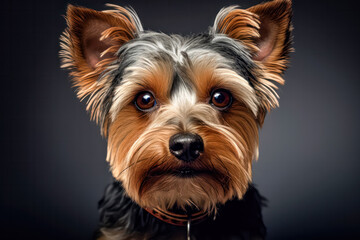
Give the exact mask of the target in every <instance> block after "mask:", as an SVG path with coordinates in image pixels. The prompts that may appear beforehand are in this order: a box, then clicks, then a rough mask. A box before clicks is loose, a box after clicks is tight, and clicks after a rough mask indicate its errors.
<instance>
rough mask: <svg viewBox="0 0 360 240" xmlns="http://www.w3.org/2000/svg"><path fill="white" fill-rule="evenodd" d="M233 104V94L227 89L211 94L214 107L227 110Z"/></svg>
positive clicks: (217, 90) (211, 102)
mask: <svg viewBox="0 0 360 240" xmlns="http://www.w3.org/2000/svg"><path fill="white" fill-rule="evenodd" d="M231 103H232V96H231V93H230V92H229V91H227V90H225V89H216V90H215V91H213V92H212V94H211V99H210V104H212V105H213V106H214V107H216V108H218V109H220V110H225V109H227V108H228V107H230V105H231Z"/></svg>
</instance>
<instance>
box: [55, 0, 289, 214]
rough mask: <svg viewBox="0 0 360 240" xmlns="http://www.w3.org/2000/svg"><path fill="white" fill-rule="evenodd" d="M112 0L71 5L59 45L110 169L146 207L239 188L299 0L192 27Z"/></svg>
mask: <svg viewBox="0 0 360 240" xmlns="http://www.w3.org/2000/svg"><path fill="white" fill-rule="evenodd" d="M110 7H112V10H107V11H101V12H100V11H95V10H91V9H87V8H82V7H74V6H69V7H68V11H67V17H66V19H67V23H68V28H67V29H66V30H65V32H64V33H63V35H62V37H61V47H62V50H61V53H60V55H61V59H62V67H64V68H69V69H71V73H70V74H71V76H72V77H73V79H74V86H75V87H76V88H77V94H78V97H79V98H80V99H84V98H87V110H89V111H90V113H91V117H92V119H94V120H96V121H97V122H98V123H99V125H100V127H101V131H102V134H103V135H104V136H105V137H106V138H107V140H108V155H107V160H108V161H109V163H110V165H111V170H112V173H113V175H114V177H115V178H116V179H118V180H119V181H121V182H122V184H123V186H124V188H125V189H126V191H127V193H128V195H129V196H130V197H131V198H132V199H133V200H135V201H136V202H137V203H138V204H139V205H140V206H142V207H150V208H152V207H161V208H171V207H173V206H175V205H177V206H180V207H185V206H187V205H194V206H197V207H199V208H201V209H204V210H214V209H215V208H216V205H217V204H218V203H224V202H226V201H227V200H229V199H231V198H233V197H238V198H241V197H242V196H243V194H244V193H245V191H246V189H247V186H248V183H249V182H250V181H251V165H252V160H253V159H256V158H257V155H258V128H259V127H260V126H261V125H262V123H263V120H264V117H265V114H266V112H268V111H269V110H270V109H272V108H274V107H276V106H277V105H278V100H277V99H278V96H277V94H276V92H275V90H276V89H277V87H276V85H275V83H279V84H283V83H284V81H283V79H282V77H281V74H282V73H283V71H284V70H285V69H286V65H287V60H288V54H289V52H290V51H291V30H292V27H291V1H290V0H274V1H270V2H267V3H264V4H260V5H256V6H254V7H251V8H249V9H246V10H243V9H239V8H238V7H227V8H224V9H222V10H221V11H220V12H219V13H218V15H217V16H216V18H215V22H214V25H213V27H211V28H210V31H209V32H207V33H203V34H199V35H194V36H186V37H183V36H179V35H166V34H163V33H156V32H151V31H144V30H143V28H142V25H141V23H140V20H139V18H138V16H137V15H136V13H135V12H134V10H132V9H130V8H122V7H119V6H115V5H111V6H110Z"/></svg>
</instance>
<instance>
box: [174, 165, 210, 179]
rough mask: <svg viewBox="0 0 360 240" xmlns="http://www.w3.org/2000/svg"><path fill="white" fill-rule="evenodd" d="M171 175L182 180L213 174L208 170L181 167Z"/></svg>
mask: <svg viewBox="0 0 360 240" xmlns="http://www.w3.org/2000/svg"><path fill="white" fill-rule="evenodd" d="M171 174H172V175H174V176H176V177H180V178H191V177H196V176H199V175H204V174H211V172H209V171H208V170H202V169H194V168H191V167H181V168H177V169H174V170H173V171H172V172H171Z"/></svg>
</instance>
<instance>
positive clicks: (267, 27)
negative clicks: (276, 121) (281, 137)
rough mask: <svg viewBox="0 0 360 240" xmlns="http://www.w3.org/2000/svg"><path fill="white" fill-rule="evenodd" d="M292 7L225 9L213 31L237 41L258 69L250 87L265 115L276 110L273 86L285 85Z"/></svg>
mask: <svg viewBox="0 0 360 240" xmlns="http://www.w3.org/2000/svg"><path fill="white" fill-rule="evenodd" d="M291 6H292V3H291V0H273V1H269V2H265V3H262V4H259V5H256V6H253V7H251V8H248V9H246V10H244V9H239V8H237V7H236V6H235V7H228V8H225V9H222V10H221V11H220V12H219V14H218V15H217V17H216V19H215V23H214V27H213V28H214V32H215V34H219V33H220V34H226V35H227V36H229V37H231V38H234V39H237V40H239V41H240V42H241V43H242V44H243V45H244V46H245V47H246V48H247V49H248V50H249V52H250V54H251V56H252V59H253V60H254V61H255V62H256V63H257V65H258V66H259V67H260V68H261V70H262V71H259V72H260V73H261V74H257V79H255V80H254V82H253V85H254V87H255V90H256V91H257V93H258V95H259V97H260V99H261V107H262V108H263V109H264V111H265V112H266V111H268V110H270V109H271V108H274V107H276V106H278V95H277V93H276V92H275V90H276V89H277V86H276V85H275V84H274V83H273V82H277V83H279V84H284V80H283V79H282V77H281V74H282V73H283V72H284V70H285V69H286V67H287V64H288V57H289V53H290V52H291V51H292V48H291V43H292V37H291V31H292V25H291V17H292V7H291ZM261 115H262V116H265V114H261ZM262 120H263V119H262Z"/></svg>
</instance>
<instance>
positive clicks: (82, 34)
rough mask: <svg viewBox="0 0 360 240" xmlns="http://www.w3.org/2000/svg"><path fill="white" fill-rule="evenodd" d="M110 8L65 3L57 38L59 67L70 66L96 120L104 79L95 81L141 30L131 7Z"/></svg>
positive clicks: (79, 90) (114, 6)
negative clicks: (62, 28) (64, 26)
mask: <svg viewBox="0 0 360 240" xmlns="http://www.w3.org/2000/svg"><path fill="white" fill-rule="evenodd" d="M109 6H111V7H113V8H114V9H113V10H107V11H95V10H92V9H88V8H83V7H75V6H72V5H69V6H68V9H67V14H66V21H67V25H68V27H67V29H66V30H65V31H64V32H63V34H62V36H61V38H60V40H61V43H60V46H61V49H62V50H61V51H60V58H61V62H62V65H61V67H62V68H67V69H70V70H71V72H70V75H71V76H73V79H74V86H75V87H77V90H78V91H77V95H78V97H79V98H80V99H83V98H85V97H87V96H90V97H89V100H88V105H87V110H90V109H91V115H92V118H95V119H96V120H98V118H99V116H100V115H101V113H100V108H101V106H100V103H101V101H102V99H101V97H103V95H102V94H101V93H104V92H105V91H106V86H105V85H106V83H105V82H104V81H98V78H99V76H100V74H101V73H102V72H104V70H105V69H106V66H108V64H109V63H111V62H113V61H114V60H116V52H117V51H118V50H119V48H120V47H121V46H122V45H123V44H125V43H127V42H128V41H130V40H132V39H134V38H136V37H137V35H138V34H139V33H140V32H141V31H143V29H142V26H141V23H140V21H139V19H138V17H137V15H136V13H135V12H134V11H133V10H132V9H125V8H122V7H119V6H116V5H109Z"/></svg>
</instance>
